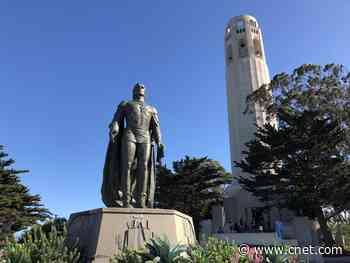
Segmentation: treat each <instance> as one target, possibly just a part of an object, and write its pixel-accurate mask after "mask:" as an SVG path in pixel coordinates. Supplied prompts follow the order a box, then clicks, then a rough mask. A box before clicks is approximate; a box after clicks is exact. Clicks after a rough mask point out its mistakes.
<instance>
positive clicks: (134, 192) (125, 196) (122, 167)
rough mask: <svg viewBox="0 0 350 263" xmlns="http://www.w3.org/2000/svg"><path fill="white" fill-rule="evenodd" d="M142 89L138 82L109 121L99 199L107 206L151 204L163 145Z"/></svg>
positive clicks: (156, 115)
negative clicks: (108, 138)
mask: <svg viewBox="0 0 350 263" xmlns="http://www.w3.org/2000/svg"><path fill="white" fill-rule="evenodd" d="M145 91H146V89H145V87H144V86H143V85H142V84H139V83H137V84H136V85H135V86H134V89H133V100H131V101H123V102H121V103H120V104H119V106H118V109H117V111H116V113H115V114H114V117H113V120H112V123H111V124H110V125H109V129H110V132H109V135H110V142H109V145H108V149H107V154H106V161H105V166H104V170H103V184H102V200H103V202H104V203H105V205H106V206H107V207H133V206H136V207H140V208H145V207H149V208H152V207H153V201H154V191H155V166H156V162H157V161H158V162H160V160H161V158H162V157H163V153H164V146H163V145H162V144H161V133H160V127H159V118H158V113H157V110H156V109H155V108H154V107H152V106H150V105H147V104H146V103H145ZM155 144H156V145H157V146H158V154H157V160H156V157H155V153H154V147H155ZM135 203H136V204H135Z"/></svg>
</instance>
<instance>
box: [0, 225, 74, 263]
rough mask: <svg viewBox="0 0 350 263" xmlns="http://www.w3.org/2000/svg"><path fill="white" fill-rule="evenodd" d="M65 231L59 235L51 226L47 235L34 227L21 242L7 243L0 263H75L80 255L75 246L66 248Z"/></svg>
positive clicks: (41, 227)
mask: <svg viewBox="0 0 350 263" xmlns="http://www.w3.org/2000/svg"><path fill="white" fill-rule="evenodd" d="M66 236H67V230H66V228H64V231H63V233H59V232H58V231H57V230H56V228H55V227H54V226H52V228H51V231H50V232H49V233H45V232H44V231H43V226H39V225H35V226H33V227H32V228H31V229H30V231H28V232H27V233H25V234H24V235H23V238H22V239H21V242H16V241H9V242H8V243H7V244H6V245H5V246H4V248H3V252H2V253H3V262H1V263H77V262H79V257H80V253H79V251H78V249H77V247H76V246H75V247H74V248H68V247H67V245H66V243H65V239H66Z"/></svg>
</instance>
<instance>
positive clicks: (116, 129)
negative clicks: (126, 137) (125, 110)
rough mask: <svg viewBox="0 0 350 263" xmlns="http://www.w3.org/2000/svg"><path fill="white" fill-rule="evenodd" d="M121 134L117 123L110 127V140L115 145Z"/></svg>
mask: <svg viewBox="0 0 350 263" xmlns="http://www.w3.org/2000/svg"><path fill="white" fill-rule="evenodd" d="M118 133H119V127H118V124H117V123H113V124H111V125H110V127H109V138H110V140H111V141H112V142H113V143H115V138H116V137H117V135H118Z"/></svg>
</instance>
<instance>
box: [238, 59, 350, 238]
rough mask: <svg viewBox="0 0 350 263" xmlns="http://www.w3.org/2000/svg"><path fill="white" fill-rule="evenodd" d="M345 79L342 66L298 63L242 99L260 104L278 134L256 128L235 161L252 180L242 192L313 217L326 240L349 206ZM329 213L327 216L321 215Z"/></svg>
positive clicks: (349, 115)
mask: <svg viewBox="0 0 350 263" xmlns="http://www.w3.org/2000/svg"><path fill="white" fill-rule="evenodd" d="M349 85H350V74H349V73H347V71H346V70H345V68H344V67H343V66H342V65H335V64H329V65H326V66H324V67H322V66H319V65H302V66H301V67H299V68H297V69H295V70H294V71H293V72H292V74H290V75H289V74H286V73H282V74H278V75H276V76H275V77H274V78H273V80H272V81H271V82H270V84H268V85H264V86H262V87H261V88H259V89H258V90H256V91H255V92H253V93H252V94H251V95H250V96H248V98H247V110H246V111H247V112H248V111H250V110H252V109H253V108H252V106H253V105H254V104H255V103H258V104H260V106H261V107H262V109H264V110H265V111H266V114H267V117H268V118H269V119H270V120H271V119H273V118H277V120H278V123H279V128H278V129H277V128H276V127H273V126H271V125H270V124H265V126H264V127H258V129H257V132H256V134H255V139H254V140H252V141H250V142H248V143H247V144H246V146H247V150H246V151H245V152H244V155H245V158H244V159H243V160H241V161H240V162H238V163H236V165H237V166H238V167H240V168H241V169H242V170H243V171H244V172H246V173H248V174H250V175H251V176H248V177H247V178H243V177H242V178H240V183H241V184H242V185H243V187H244V188H245V189H247V190H248V191H250V192H252V193H253V194H254V195H256V196H257V197H259V198H260V199H261V200H263V201H265V202H267V204H268V205H277V206H280V207H287V208H289V209H292V210H294V211H296V212H297V213H298V214H302V215H306V216H309V217H312V218H315V217H316V218H317V219H318V221H319V223H320V225H321V230H322V232H323V235H324V238H325V241H326V242H327V243H328V244H332V243H333V238H332V236H331V234H330V231H329V229H328V227H327V221H328V220H329V219H330V218H334V217H335V216H337V215H339V214H340V213H341V212H343V211H345V210H347V209H348V208H349V201H350V169H349V168H350V165H349V153H350V144H349V142H350V141H349V138H350V133H349V127H350V107H349V106H350V86H349ZM325 207H331V208H332V209H331V211H332V213H327V215H325V214H324V213H323V211H322V209H323V208H325Z"/></svg>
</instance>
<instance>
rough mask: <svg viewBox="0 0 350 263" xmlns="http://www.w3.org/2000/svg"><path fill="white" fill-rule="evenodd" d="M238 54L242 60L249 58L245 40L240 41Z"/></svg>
mask: <svg viewBox="0 0 350 263" xmlns="http://www.w3.org/2000/svg"><path fill="white" fill-rule="evenodd" d="M238 51H239V52H238V53H239V56H240V57H241V58H243V57H246V56H248V47H247V44H246V42H245V41H244V39H240V40H239V42H238Z"/></svg>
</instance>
